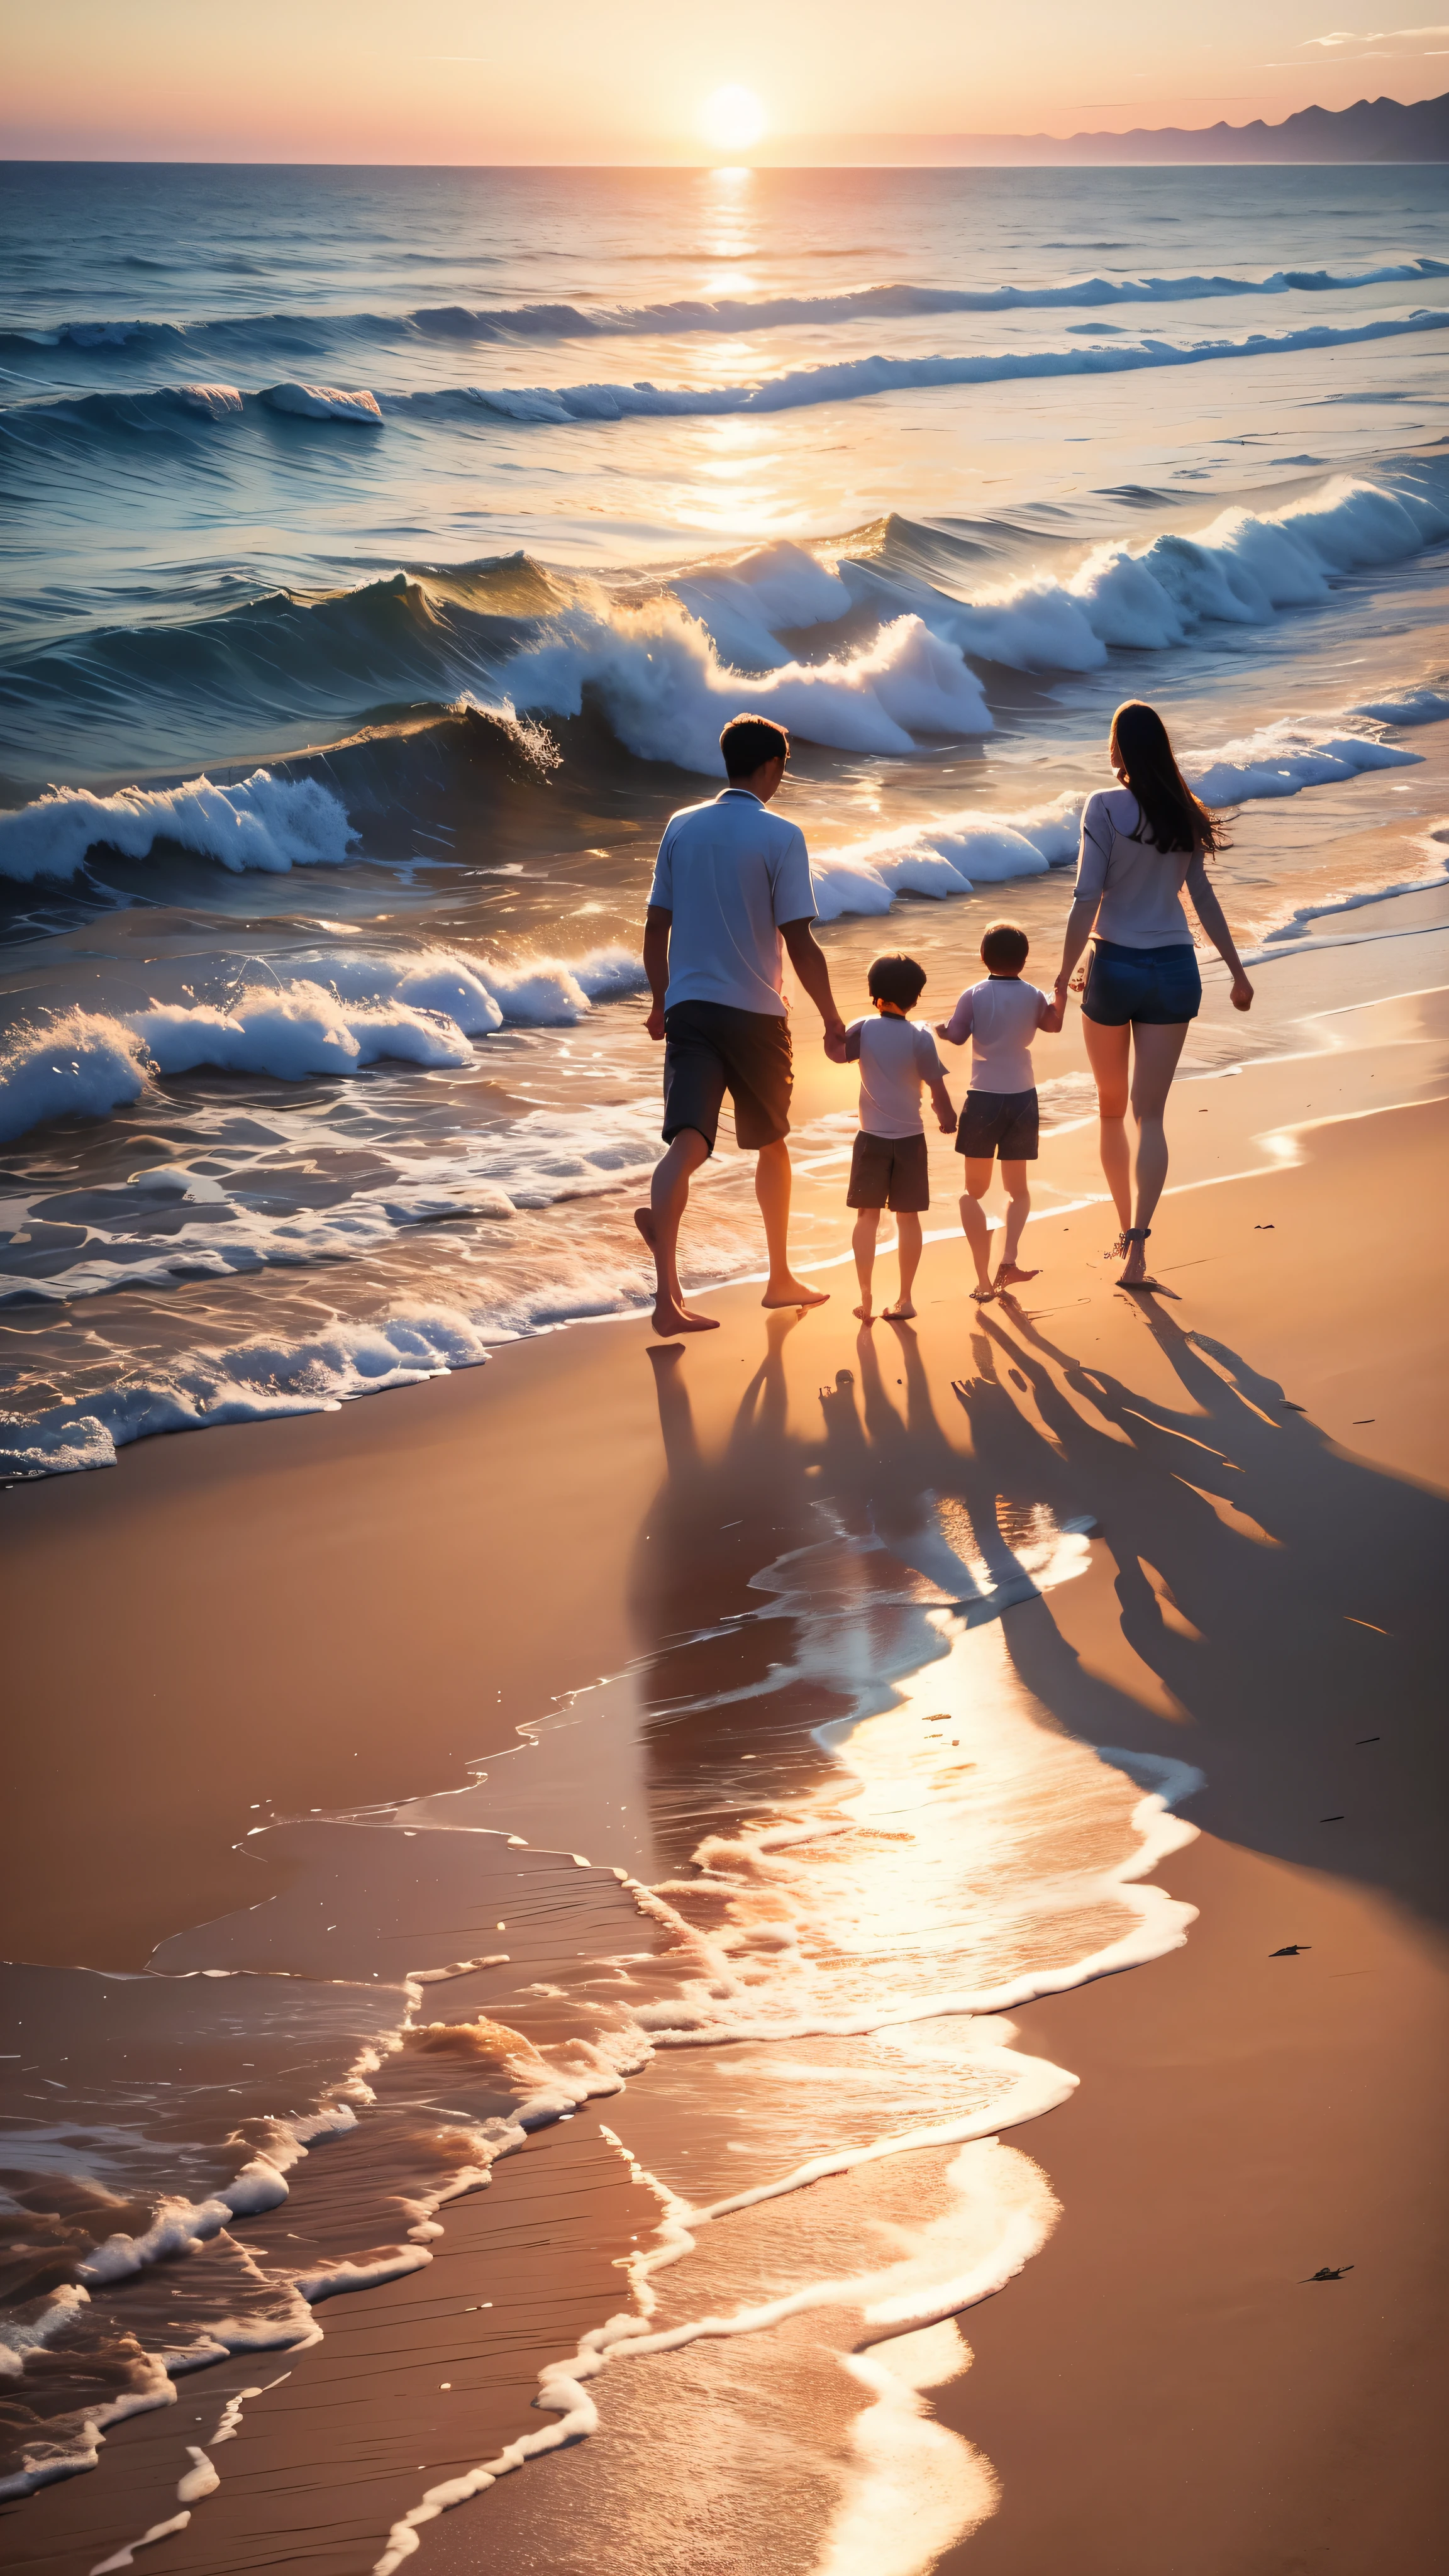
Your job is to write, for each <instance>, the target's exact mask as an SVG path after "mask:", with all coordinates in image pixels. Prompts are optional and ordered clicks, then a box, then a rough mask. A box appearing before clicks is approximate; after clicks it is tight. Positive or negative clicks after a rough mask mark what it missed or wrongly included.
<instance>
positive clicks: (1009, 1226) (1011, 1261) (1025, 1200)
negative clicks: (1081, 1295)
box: [996, 1161, 1037, 1288]
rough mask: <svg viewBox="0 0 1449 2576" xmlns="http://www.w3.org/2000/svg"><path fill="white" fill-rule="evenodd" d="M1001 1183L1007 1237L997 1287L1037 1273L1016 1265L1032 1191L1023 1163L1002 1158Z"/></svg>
mask: <svg viewBox="0 0 1449 2576" xmlns="http://www.w3.org/2000/svg"><path fill="white" fill-rule="evenodd" d="M1001 1185H1002V1188H1003V1189H1004V1190H1005V1192H1006V1200H1007V1206H1006V1238H1005V1243H1004V1247H1003V1250H1002V1255H1001V1261H1000V1265H999V1267H998V1269H997V1273H996V1285H997V1287H998V1288H1013V1287H1019V1286H1021V1285H1022V1283H1023V1282H1024V1281H1025V1280H1028V1279H1035V1277H1036V1275H1037V1274H1036V1272H1035V1271H1034V1270H1019V1269H1018V1268H1017V1266H1016V1256H1017V1254H1018V1252H1019V1251H1020V1250H1021V1238H1022V1234H1023V1231H1024V1230H1025V1226H1026V1220H1027V1218H1028V1217H1029V1216H1030V1214H1031V1192H1030V1190H1029V1189H1028V1188H1027V1185H1026V1165H1025V1163H1017V1162H1010V1163H1008V1162H1005V1161H1003V1163H1002V1166H1001Z"/></svg>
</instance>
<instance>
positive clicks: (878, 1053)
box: [845, 1011, 946, 1136]
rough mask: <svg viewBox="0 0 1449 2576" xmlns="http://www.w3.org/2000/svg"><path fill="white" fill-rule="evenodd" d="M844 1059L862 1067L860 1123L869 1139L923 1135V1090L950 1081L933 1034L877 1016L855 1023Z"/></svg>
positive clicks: (886, 1014)
mask: <svg viewBox="0 0 1449 2576" xmlns="http://www.w3.org/2000/svg"><path fill="white" fill-rule="evenodd" d="M845 1057H846V1062H847V1063H848V1064H854V1063H856V1062H857V1061H858V1062H859V1065H860V1123H861V1126H862V1128H863V1130H864V1131H865V1133H866V1134H867V1135H868V1136H922V1135H924V1133H925V1121H924V1120H923V1118H922V1116H921V1086H922V1084H923V1083H929V1082H944V1081H945V1079H946V1068H945V1066H944V1064H943V1063H942V1062H941V1058H940V1055H939V1053H938V1052H937V1047H936V1041H935V1038H934V1037H933V1036H932V1034H931V1031H930V1030H929V1029H928V1028H923V1027H922V1025H921V1023H920V1021H919V1020H906V1019H900V1018H898V1017H897V1015H896V1013H895V1012H894V1011H879V1012H875V1011H873V1012H872V1013H871V1015H870V1018H869V1019H866V1020H852V1021H851V1024H850V1026H849V1028H848V1029H847V1030H846V1032H845Z"/></svg>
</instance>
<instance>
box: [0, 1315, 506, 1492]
mask: <svg viewBox="0 0 1449 2576" xmlns="http://www.w3.org/2000/svg"><path fill="white" fill-rule="evenodd" d="M488 1355H489V1354H488V1345H487V1343H486V1342H485V1341H484V1339H483V1337H482V1335H481V1334H480V1333H479V1331H478V1329H477V1327H476V1325H475V1324H473V1323H472V1322H471V1321H470V1320H469V1318H468V1317H467V1316H466V1315H463V1314H459V1313H457V1312H456V1311H454V1310H452V1309H448V1308H439V1307H428V1308H418V1309H408V1310H403V1311H400V1312H398V1313H397V1314H394V1315H390V1316H385V1317H383V1318H382V1319H381V1320H379V1321H378V1322H376V1323H370V1324H346V1325H339V1326H338V1327H337V1328H336V1330H335V1331H333V1332H330V1333H324V1334H321V1335H319V1336H318V1337H317V1338H316V1339H315V1340H313V1341H308V1342H291V1343H286V1344H281V1343H276V1342H269V1341H266V1340H262V1339H258V1340H256V1341H251V1342H244V1343H239V1344H238V1345H237V1347H236V1348H235V1349H234V1350H228V1351H206V1352H196V1353H193V1354H192V1355H191V1357H190V1358H188V1359H186V1360H183V1361H180V1362H178V1363H177V1364H176V1365H175V1366H174V1367H172V1368H169V1369H166V1370H162V1371H159V1372H158V1373H157V1374H156V1375H155V1376H154V1377H152V1378H149V1379H147V1380H146V1381H145V1382H144V1383H140V1384H132V1385H129V1386H116V1387H110V1388H106V1389H105V1390H104V1391H103V1392H102V1393H101V1394H99V1395H96V1396H89V1397H87V1399H86V1403H85V1405H84V1407H83V1408H82V1407H80V1406H78V1405H56V1406H54V1407H53V1408H52V1409H51V1410H50V1411H49V1412H47V1413H39V1414H36V1415H34V1416H33V1417H31V1418H29V1419H24V1418H22V1417H20V1416H18V1415H11V1416H0V1465H3V1466H4V1469H5V1472H6V1473H7V1474H9V1475H12V1476H13V1475H27V1474H28V1475H56V1474H70V1473H74V1472H75V1471H76V1470H78V1469H87V1468H91V1467H110V1466H114V1464H115V1459H116V1451H117V1450H118V1449H123V1448H125V1447H126V1446H127V1445H128V1443H129V1442H131V1441H133V1440H145V1439H148V1438H150V1437H152V1436H153V1435H154V1434H155V1433H157V1432H162V1431H198V1430H201V1429H202V1428H204V1427H205V1426H207V1425H209V1424H218V1423H228V1422H267V1421H272V1420H275V1419H276V1418H278V1417H279V1416H281V1415H286V1414H297V1413H335V1412H336V1411H337V1410H338V1408H339V1407H340V1406H341V1405H342V1404H344V1403H345V1402H347V1401H348V1400H349V1399H350V1398H351V1397H353V1396H358V1395H377V1394H381V1393H383V1392H384V1391H386V1390H389V1389H392V1388H394V1387H400V1386H421V1385H423V1384H424V1382H425V1381H426V1380H427V1379H428V1378H430V1377H445V1376H446V1375H447V1374H448V1372H449V1371H450V1370H452V1369H457V1368H477V1367H479V1366H480V1365H481V1363H482V1362H483V1361H484V1360H486V1359H487V1357H488Z"/></svg>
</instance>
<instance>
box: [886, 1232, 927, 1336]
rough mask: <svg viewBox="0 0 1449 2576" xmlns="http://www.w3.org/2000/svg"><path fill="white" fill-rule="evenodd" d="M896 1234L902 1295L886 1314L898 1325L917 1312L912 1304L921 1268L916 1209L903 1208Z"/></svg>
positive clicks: (889, 1307)
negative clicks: (912, 1296)
mask: <svg viewBox="0 0 1449 2576" xmlns="http://www.w3.org/2000/svg"><path fill="white" fill-rule="evenodd" d="M896 1233H897V1236H898V1237H899V1241H898V1243H897V1246H896V1250H897V1254H898V1256H899V1259H900V1265H901V1293H900V1295H899V1297H897V1299H896V1301H895V1304H894V1305H893V1306H887V1308H886V1313H887V1315H888V1316H890V1317H892V1318H893V1319H894V1321H895V1322H896V1323H904V1322H905V1320H906V1318H907V1317H908V1316H910V1315H914V1313H915V1311H916V1310H915V1307H914V1306H913V1305H912V1304H911V1290H912V1288H913V1287H914V1285H915V1279H916V1272H917V1271H918V1269H919V1268H920V1266H921V1220H920V1218H919V1216H918V1215H917V1214H916V1211H915V1209H914V1208H902V1210H901V1212H900V1214H899V1215H898V1216H897V1218H896Z"/></svg>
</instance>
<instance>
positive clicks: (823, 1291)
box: [755, 1136, 830, 1306]
mask: <svg viewBox="0 0 1449 2576" xmlns="http://www.w3.org/2000/svg"><path fill="white" fill-rule="evenodd" d="M755 1196H756V1198H757V1199H758V1200H759V1202H760V1214H761V1216H762V1217H763V1218H764V1220H765V1242H766V1245H767V1246H768V1249H769V1255H770V1277H769V1282H768V1285H767V1286H766V1289H765V1293H764V1295H763V1297H762V1298H761V1299H760V1304H761V1305H762V1306H823V1305H824V1304H825V1303H826V1301H827V1299H828V1297H829V1295H830V1291H829V1289H828V1288H807V1287H806V1286H805V1284H804V1282H803V1280H800V1279H797V1278H796V1277H795V1274H794V1272H793V1271H792V1269H791V1268H790V1251H789V1237H790V1149H789V1147H788V1145H787V1144H786V1142H785V1139H784V1137H783V1136H781V1137H780V1138H779V1140H778V1141H777V1142H776V1143H775V1144H773V1145H761V1146H760V1148H759V1160H758V1161H757V1163H756V1165H755Z"/></svg>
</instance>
